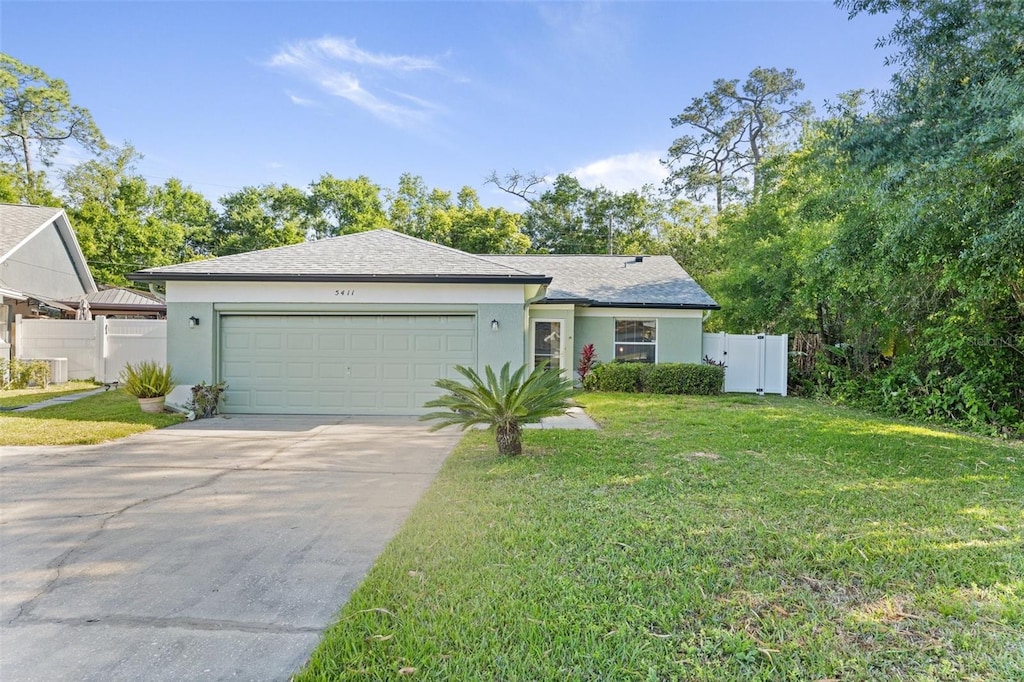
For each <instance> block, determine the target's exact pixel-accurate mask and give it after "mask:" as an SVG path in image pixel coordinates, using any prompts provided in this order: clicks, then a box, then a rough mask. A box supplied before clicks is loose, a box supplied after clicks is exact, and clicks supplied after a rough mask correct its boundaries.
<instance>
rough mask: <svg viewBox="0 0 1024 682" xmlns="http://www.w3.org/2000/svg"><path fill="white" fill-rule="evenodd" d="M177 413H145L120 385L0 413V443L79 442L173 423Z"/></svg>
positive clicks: (40, 443) (111, 437) (121, 435)
mask: <svg viewBox="0 0 1024 682" xmlns="http://www.w3.org/2000/svg"><path fill="white" fill-rule="evenodd" d="M183 419H184V417H182V416H181V415H178V414H147V413H145V412H142V411H141V410H140V409H139V403H138V401H137V400H136V399H135V398H133V397H132V396H130V395H128V394H127V393H125V392H124V390H123V389H118V390H114V391H107V392H104V393H97V394H96V395H92V396H88V397H86V398H82V399H80V400H76V401H74V402H71V403H67V404H64V405H54V406H52V407H44V408H41V409H38V410H34V411H31V412H2V413H0V445H81V444H89V443H102V442H103V441H107V440H113V439H115V438H123V437H125V436H130V435H131V434H133V433H139V432H141V431H149V430H150V429H158V428H162V427H164V426H170V425H171V424H177V423H179V422H181V421H182V420H183Z"/></svg>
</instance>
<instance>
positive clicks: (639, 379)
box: [583, 362, 654, 393]
mask: <svg viewBox="0 0 1024 682" xmlns="http://www.w3.org/2000/svg"><path fill="white" fill-rule="evenodd" d="M653 366H654V365H648V364H646V363H642V362H610V363H608V364H605V365H598V366H597V367H595V368H594V369H593V370H592V371H591V372H590V374H588V375H587V378H586V379H584V380H583V387H584V388H586V389H587V390H588V391H620V392H623V393H639V392H640V391H642V390H643V376H644V374H645V373H646V371H647V369H648V368H649V367H653Z"/></svg>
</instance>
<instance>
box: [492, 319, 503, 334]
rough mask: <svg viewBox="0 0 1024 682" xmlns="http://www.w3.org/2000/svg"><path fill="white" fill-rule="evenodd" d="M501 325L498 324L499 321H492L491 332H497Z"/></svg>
mask: <svg viewBox="0 0 1024 682" xmlns="http://www.w3.org/2000/svg"><path fill="white" fill-rule="evenodd" d="M500 326H501V325H500V324H498V321H497V320H491V331H492V332H496V331H498V328H499V327H500Z"/></svg>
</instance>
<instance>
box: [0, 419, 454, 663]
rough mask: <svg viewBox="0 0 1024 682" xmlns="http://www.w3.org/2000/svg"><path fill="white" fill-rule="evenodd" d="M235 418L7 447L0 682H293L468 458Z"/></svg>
mask: <svg viewBox="0 0 1024 682" xmlns="http://www.w3.org/2000/svg"><path fill="white" fill-rule="evenodd" d="M458 437H459V434H458V433H457V432H454V431H452V430H450V429H446V430H444V431H441V432H435V433H430V432H428V431H427V429H426V427H425V426H424V425H423V424H420V423H418V422H417V421H415V419H413V418H396V417H382V418H354V417H351V418H349V417H340V418H339V417H326V418H324V417H301V416H296V417H292V416H288V417H276V416H271V417H266V416H258V417H257V416H233V417H230V418H229V417H220V418H214V419H209V420H202V421H197V422H193V423H191V424H183V425H180V426H176V427H172V428H169V429H163V430H160V431H151V432H148V433H144V434H140V435H138V436H133V437H131V438H127V439H124V440H122V441H118V442H115V443H110V444H105V445H98V446H82V447H61V448H56V447H42V448H0V617H2V622H0V680H3V681H4V682H15V681H18V680H42V679H45V680H222V679H232V680H285V679H287V678H288V677H289V676H290V675H291V673H293V672H295V671H296V670H297V669H299V668H300V667H301V666H302V664H303V663H304V662H305V660H306V658H307V657H308V656H309V654H310V652H311V651H312V650H313V648H314V647H315V646H316V644H317V642H318V640H319V638H320V633H321V632H322V631H323V630H324V628H325V627H327V626H328V625H329V624H331V623H332V622H333V619H334V617H335V616H336V614H337V610H338V608H339V607H340V606H341V605H342V604H344V603H345V601H346V600H347V599H348V597H349V595H350V594H351V592H352V590H353V589H354V588H355V587H356V585H357V584H358V583H359V581H360V580H361V579H362V578H363V576H364V575H365V574H366V572H367V570H368V569H369V568H370V566H371V565H372V564H373V561H374V560H375V559H376V557H377V555H378V554H379V553H380V551H381V550H382V549H383V548H384V545H385V544H386V543H387V542H388V540H389V539H390V538H391V537H392V536H393V534H394V533H395V531H397V530H398V528H399V527H400V526H401V524H402V522H403V520H404V519H405V517H406V515H407V514H408V512H409V510H410V509H411V508H412V506H413V505H414V504H415V503H416V501H417V500H418V499H419V497H420V496H421V494H422V493H423V491H424V490H426V488H427V486H428V485H429V484H430V482H431V480H432V479H433V477H434V476H435V474H436V473H437V471H438V470H439V469H440V467H441V464H442V463H443V462H444V459H445V457H447V455H448V454H449V453H450V452H451V450H452V448H453V447H454V445H455V443H456V442H457V441H458Z"/></svg>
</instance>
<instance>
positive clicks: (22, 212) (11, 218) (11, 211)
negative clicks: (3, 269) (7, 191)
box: [0, 204, 61, 259]
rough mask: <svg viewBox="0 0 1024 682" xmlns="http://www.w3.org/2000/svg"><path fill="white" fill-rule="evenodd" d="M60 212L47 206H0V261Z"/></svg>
mask: <svg viewBox="0 0 1024 682" xmlns="http://www.w3.org/2000/svg"><path fill="white" fill-rule="evenodd" d="M60 212H61V209H59V208H50V207H48V206H19V205H16V204H0V259H2V258H3V257H4V256H6V255H7V254H9V253H10V252H11V251H13V250H14V247H15V246H17V245H18V244H20V243H21V242H22V241H24V240H25V237H28V236H29V235H30V234H32V233H33V232H35V231H36V230H38V229H39V228H40V227H42V226H43V225H45V224H47V223H49V222H50V221H51V220H53V219H54V218H56V217H57V216H58V215H60Z"/></svg>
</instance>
